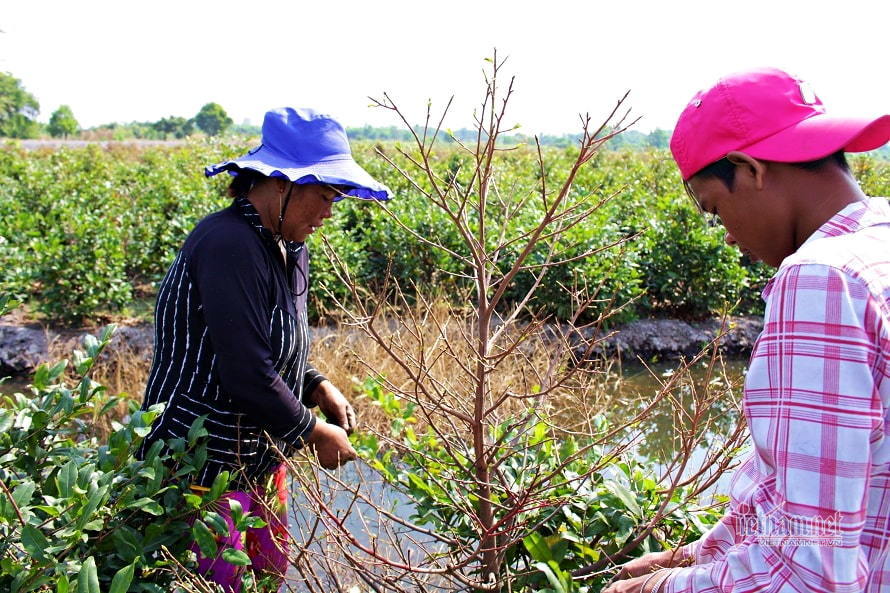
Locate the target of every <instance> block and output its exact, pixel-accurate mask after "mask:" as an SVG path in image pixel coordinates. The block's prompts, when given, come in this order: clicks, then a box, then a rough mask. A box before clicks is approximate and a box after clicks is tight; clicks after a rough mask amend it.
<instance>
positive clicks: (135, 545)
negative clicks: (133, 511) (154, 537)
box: [111, 526, 142, 562]
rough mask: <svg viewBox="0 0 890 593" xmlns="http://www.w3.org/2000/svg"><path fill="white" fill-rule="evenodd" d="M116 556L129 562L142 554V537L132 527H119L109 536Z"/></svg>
mask: <svg viewBox="0 0 890 593" xmlns="http://www.w3.org/2000/svg"><path fill="white" fill-rule="evenodd" d="M111 538H112V540H114V544H115V547H116V552H117V554H118V556H120V557H121V558H123V559H124V560H126V561H128V562H130V561H133V560H135V559H136V558H138V557H139V556H140V555H141V554H142V536H141V535H140V534H139V533H138V532H136V530H135V529H133V528H132V527H126V526H123V527H119V528H118V529H115V530H114V531H113V532H112V534H111Z"/></svg>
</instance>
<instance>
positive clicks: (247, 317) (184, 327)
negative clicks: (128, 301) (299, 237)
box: [141, 198, 324, 486]
mask: <svg viewBox="0 0 890 593" xmlns="http://www.w3.org/2000/svg"><path fill="white" fill-rule="evenodd" d="M286 252H287V258H286V263H285V261H284V259H283V258H282V251H281V249H280V247H279V246H278V244H277V243H276V242H275V241H274V239H273V237H272V234H271V233H270V232H269V231H268V230H267V229H265V228H264V227H263V226H262V224H261V223H260V218H259V214H258V213H257V212H256V210H255V209H254V207H253V205H252V204H251V203H250V202H249V201H248V200H247V199H245V198H236V199H235V200H234V202H233V203H232V205H231V206H230V207H229V208H226V209H225V210H222V211H220V212H217V213H215V214H211V215H210V216H208V217H207V218H205V219H204V220H202V221H201V222H200V223H198V225H197V226H196V227H195V229H194V230H193V231H192V233H191V234H190V235H189V237H188V238H187V239H186V241H185V244H184V245H183V247H182V250H181V251H180V252H179V254H178V255H177V257H176V260H175V261H174V262H173V265H172V266H171V267H170V269H169V270H168V272H167V275H166V276H165V277H164V280H163V281H162V283H161V286H160V290H159V291H158V301H157V305H156V307H155V352H154V359H153V361H152V366H151V371H150V374H149V379H148V384H147V387H146V392H145V399H144V401H143V409H147V408H148V407H149V406H151V405H153V404H157V403H165V404H166V409H165V410H164V412H163V414H161V416H160V417H159V418H158V419H157V420H156V421H155V424H154V425H153V427H152V431H151V433H150V434H149V435H148V437H146V439H145V441H144V442H143V445H142V449H141V451H142V452H143V453H144V452H145V451H146V450H147V449H148V448H149V447H150V446H151V445H152V444H153V443H154V442H155V441H157V440H158V439H165V440H166V439H171V438H186V436H187V434H188V430H189V427H190V426H191V425H192V423H193V422H194V420H195V419H196V418H197V417H199V416H206V420H205V422H204V427H205V428H206V429H207V430H208V432H209V433H210V436H209V440H208V456H207V463H206V464H205V466H204V467H203V468H202V469H201V470H200V471H199V472H198V475H197V476H195V480H194V481H195V484H197V485H201V486H208V485H210V484H212V483H213V480H214V478H215V477H216V476H217V474H219V473H220V472H221V471H223V470H228V471H230V472H232V473H233V474H234V475H236V476H237V478H236V479H237V480H239V481H240V482H243V483H249V482H251V481H255V480H259V479H261V478H262V477H263V476H265V475H267V474H268V473H269V472H270V471H271V470H273V469H274V468H275V466H276V465H277V463H278V457H277V454H276V453H275V452H274V448H273V447H272V443H273V442H274V443H275V445H276V446H278V447H279V448H281V449H282V450H283V451H284V452H285V453H292V452H293V451H294V450H295V449H297V448H299V447H301V446H302V442H303V438H304V437H306V436H308V435H309V433H310V432H312V429H313V428H314V427H315V415H314V414H313V413H312V412H311V411H310V410H308V409H307V406H306V405H304V403H303V400H305V399H306V395H307V394H311V393H312V391H313V390H314V389H315V387H316V386H317V385H318V384H319V383H320V382H321V381H323V380H324V377H323V376H322V375H321V374H320V373H319V372H318V371H316V370H315V369H314V368H312V367H311V366H310V365H309V364H308V362H307V354H308V350H309V333H308V323H307V318H306V292H307V288H308V253H307V250H306V247H305V246H304V245H303V244H302V243H287V244H286ZM295 394H300V397H297V396H296V395H295ZM267 435H268V436H267Z"/></svg>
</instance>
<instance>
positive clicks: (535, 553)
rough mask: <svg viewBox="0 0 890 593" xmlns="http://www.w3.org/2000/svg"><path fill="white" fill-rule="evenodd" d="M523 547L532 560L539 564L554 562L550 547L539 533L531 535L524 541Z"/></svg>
mask: <svg viewBox="0 0 890 593" xmlns="http://www.w3.org/2000/svg"><path fill="white" fill-rule="evenodd" d="M522 545H524V546H525V549H526V550H528V553H529V555H530V556H531V557H532V560H536V561H538V562H547V561H548V560H553V554H552V553H551V552H550V546H548V545H547V543H546V542H545V541H544V538H543V537H542V536H541V535H540V534H539V533H537V532H532V533H529V534H528V535H527V536H525V538H524V539H523V540H522Z"/></svg>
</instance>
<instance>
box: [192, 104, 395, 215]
mask: <svg viewBox="0 0 890 593" xmlns="http://www.w3.org/2000/svg"><path fill="white" fill-rule="evenodd" d="M241 169H252V170H254V171H258V172H259V173H262V174H263V175H265V176H266V177H284V178H285V179H288V180H289V181H292V182H293V183H327V184H331V185H343V186H346V187H347V188H348V189H346V190H344V192H343V193H344V194H345V195H348V196H355V197H356V198H361V199H363V200H388V199H389V198H391V197H392V192H391V191H390V189H389V188H388V187H386V186H385V185H383V184H382V183H380V182H379V181H377V180H375V179H374V178H373V177H371V176H370V175H369V174H368V172H367V171H365V170H364V169H362V168H361V167H360V166H359V165H358V163H356V162H355V160H353V158H352V152H351V151H350V150H349V140H348V139H347V138H346V131H345V130H344V129H343V126H341V125H340V124H339V123H338V122H337V121H336V120H334V119H333V118H332V117H330V116H328V115H323V114H321V113H318V112H316V111H315V110H313V109H294V108H292V107H282V108H281V109H273V110H271V111H267V112H266V117H265V118H264V119H263V138H262V144H260V145H259V146H258V147H257V148H254V149H253V150H251V151H250V152H248V153H247V154H245V155H244V156H241V157H238V158H237V159H234V160H231V161H225V162H222V163H218V164H216V165H211V166H209V167H206V168H205V169H204V174H205V175H206V176H207V177H212V176H214V175H217V174H219V173H222V172H223V171H228V172H229V174H230V175H238V171H240V170H241ZM340 197H342V196H340Z"/></svg>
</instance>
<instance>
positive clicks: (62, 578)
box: [56, 574, 71, 593]
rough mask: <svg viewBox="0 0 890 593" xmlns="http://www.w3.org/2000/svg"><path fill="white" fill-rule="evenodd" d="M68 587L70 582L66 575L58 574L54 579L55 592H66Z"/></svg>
mask: <svg viewBox="0 0 890 593" xmlns="http://www.w3.org/2000/svg"><path fill="white" fill-rule="evenodd" d="M70 588H71V582H70V581H69V580H68V575H66V574H63V575H59V578H58V579H56V593H68V590H69V589H70Z"/></svg>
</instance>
